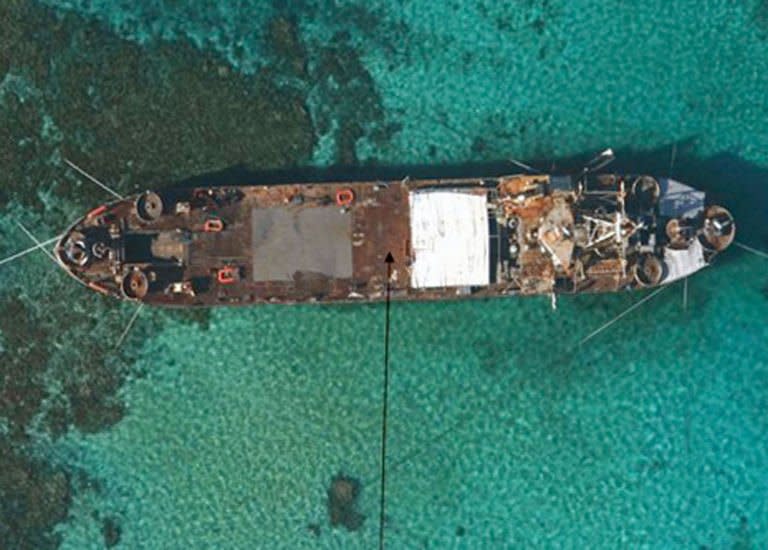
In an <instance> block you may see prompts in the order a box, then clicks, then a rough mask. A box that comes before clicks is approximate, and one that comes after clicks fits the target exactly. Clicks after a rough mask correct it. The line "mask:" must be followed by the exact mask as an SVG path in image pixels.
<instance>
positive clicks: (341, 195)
mask: <svg viewBox="0 0 768 550" xmlns="http://www.w3.org/2000/svg"><path fill="white" fill-rule="evenodd" d="M353 202H355V193H354V191H352V189H349V188H348V187H347V188H344V189H339V190H338V191H336V204H338V205H339V206H351V205H352V203H353Z"/></svg>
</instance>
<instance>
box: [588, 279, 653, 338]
mask: <svg viewBox="0 0 768 550" xmlns="http://www.w3.org/2000/svg"><path fill="white" fill-rule="evenodd" d="M666 288H667V286H662V287H660V288H657V289H656V290H654V291H653V292H651V293H650V294H649V295H648V296H646V297H645V298H643V299H642V300H638V301H637V302H635V303H634V304H632V305H631V306H629V307H628V308H627V309H625V310H624V311H622V312H621V313H619V314H618V315H617V316H616V317H614V318H613V319H611V320H610V321H608V322H607V323H605V324H604V325H602V326H601V327H599V328H597V329H595V330H593V331H592V332H590V333H589V334H588V335H587V336H585V337H584V338H582V339H581V341H579V345H582V344H584V342H587V341H588V340H591V339H592V338H594V337H595V336H597V335H598V334H600V333H601V332H603V331H604V330H605V329H607V328H609V327H610V326H611V325H613V324H614V323H616V322H618V321H619V320H621V318H622V317H624V316H625V315H628V314H629V313H631V312H633V311H634V310H636V309H637V308H639V307H640V306H641V305H643V304H644V303H645V302H647V301H648V300H650V299H651V298H653V297H654V296H656V295H657V294H658V293H659V292H661V291H662V290H665V289H666Z"/></svg>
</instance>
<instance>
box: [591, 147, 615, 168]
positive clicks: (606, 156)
mask: <svg viewBox="0 0 768 550" xmlns="http://www.w3.org/2000/svg"><path fill="white" fill-rule="evenodd" d="M614 159H616V155H614V154H613V149H611V148H610V147H609V148H608V149H606V150H604V151H603V152H601V153H600V154H599V155H597V156H596V157H595V158H593V159H592V160H590V161H589V162H588V163H587V164H585V165H584V171H583V172H584V174H587V173H589V172H595V171H597V170H600V169H601V168H605V167H606V166H608V165H609V164H610V163H612V162H613V161H614Z"/></svg>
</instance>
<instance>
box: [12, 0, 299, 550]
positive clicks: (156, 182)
mask: <svg viewBox="0 0 768 550" xmlns="http://www.w3.org/2000/svg"><path fill="white" fill-rule="evenodd" d="M0 33H2V36H3V47H2V48H0V164H1V165H2V166H3V177H2V182H1V183H2V185H1V186H2V193H0V214H3V215H6V216H11V215H12V216H13V218H14V219H19V220H20V221H23V222H24V223H25V224H28V225H30V227H31V229H32V230H33V232H34V233H36V234H38V235H39V236H40V237H41V238H44V237H48V236H50V235H51V234H53V232H55V231H58V230H60V229H63V228H64V227H66V225H68V223H70V222H71V221H72V220H73V219H75V218H76V217H77V216H79V215H81V214H82V213H83V212H84V211H86V210H87V209H90V208H92V207H93V206H95V205H98V204H99V202H100V201H105V200H108V199H109V196H106V195H104V194H103V193H102V191H100V190H99V189H97V188H95V187H93V186H92V184H90V183H89V182H86V181H83V180H82V178H80V177H78V176H77V175H76V174H74V173H73V172H72V171H71V170H68V169H66V166H65V164H64V163H63V160H62V157H64V156H66V157H68V158H71V159H72V160H73V161H74V162H76V163H77V164H80V165H82V166H83V167H84V168H85V169H87V170H88V171H89V172H91V173H93V174H95V175H97V176H98V177H99V178H100V179H102V180H104V181H106V182H108V183H109V184H110V185H111V186H112V187H113V188H114V189H115V190H116V191H118V192H119V193H123V194H129V193H132V192H136V191H138V190H141V189H145V188H152V187H164V186H167V185H171V184H174V183H175V182H178V181H181V180H184V179H185V178H189V177H191V176H194V175H197V174H200V173H209V172H214V171H216V170H221V169H224V168H227V167H229V166H233V165H241V166H244V167H247V168H250V169H256V168H259V169H264V168H271V169H276V168H281V167H284V166H295V165H297V164H302V163H304V162H306V161H307V160H308V159H309V157H310V155H311V151H312V148H313V144H314V143H313V140H314V138H313V131H312V123H311V120H310V116H309V114H308V112H307V110H306V108H305V102H306V92H302V91H301V88H300V87H290V86H283V85H282V81H280V80H279V79H278V77H281V78H283V77H284V75H285V74H287V73H290V74H292V75H296V74H298V75H301V74H302V71H304V67H305V66H306V64H305V58H304V53H303V46H302V44H301V42H300V41H299V39H298V35H297V33H296V30H295V27H293V23H292V22H291V20H289V19H286V20H276V21H275V22H274V23H273V25H272V28H271V41H272V42H273V43H274V48H275V51H276V56H275V57H276V59H277V61H276V62H275V65H276V67H267V68H265V69H264V70H263V71H261V72H260V73H258V74H256V75H252V76H244V75H242V74H239V73H237V72H236V71H234V70H232V68H231V66H230V65H229V64H228V63H227V62H226V61H225V60H224V59H223V58H221V57H219V56H217V55H215V54H212V53H208V52H203V51H200V50H198V49H197V48H195V47H194V46H193V45H191V44H190V43H187V42H184V41H178V42H174V43H167V42H158V43H154V44H152V45H150V46H139V45H138V44H135V43H133V42H130V41H127V40H123V39H120V38H118V37H117V36H115V35H113V34H111V33H110V32H108V31H107V30H106V28H105V27H104V26H102V25H100V24H98V23H94V22H93V21H90V20H88V19H85V18H83V17H80V16H78V15H76V14H74V13H71V12H66V13H63V12H57V11H55V10H52V9H48V8H45V7H43V6H41V5H40V4H38V3H34V2H29V1H28V0H9V1H6V2H3V3H1V4H0ZM13 227H14V225H13V223H12V222H11V223H5V224H3V225H2V228H0V234H1V236H2V241H0V242H1V243H2V255H3V256H5V255H6V254H11V253H13V252H15V251H17V250H19V249H21V248H24V247H26V246H27V245H28V244H29V243H28V241H27V240H26V237H25V236H24V235H23V234H19V232H18V231H16V230H15V229H11V228H13ZM35 256H36V255H32V256H30V257H28V258H25V259H24V260H20V261H19V262H15V263H13V264H10V265H6V266H3V268H2V270H3V271H2V273H0V277H2V281H3V282H2V287H0V310H2V311H3V315H2V316H0V338H1V339H0V343H1V345H0V377H1V378H0V380H3V384H2V386H0V428H2V431H0V492H2V495H1V497H0V548H22V549H24V548H35V549H45V548H53V547H56V546H57V544H58V541H59V538H58V536H57V535H56V534H55V532H54V527H55V525H56V524H57V523H59V522H61V521H63V520H65V519H66V517H67V515H68V508H69V506H70V502H71V497H70V494H71V492H72V491H73V485H72V483H73V481H72V480H73V476H72V475H70V474H71V472H67V471H65V470H62V469H61V468H60V467H58V466H56V467H54V466H52V465H48V464H45V463H44V462H41V461H40V460H38V459H33V458H32V452H30V451H33V450H34V448H35V442H36V437H37V435H42V436H43V437H48V438H51V439H54V440H55V439H56V438H59V437H61V436H62V435H64V434H65V433H66V432H67V431H69V430H71V429H76V430H78V431H81V432H96V431H99V430H104V429H107V428H109V427H110V426H113V425H114V424H115V423H117V422H118V421H119V420H120V419H121V418H122V417H123V415H124V414H125V413H126V412H127V411H126V406H125V404H124V403H123V402H122V401H121V399H120V397H119V390H120V388H121V386H122V385H123V384H124V382H125V380H126V379H127V378H128V377H129V376H131V377H135V376H139V375H141V373H138V372H137V369H136V368H135V367H134V365H133V361H134V360H135V359H136V357H137V351H138V349H139V344H140V343H141V342H142V341H143V340H145V339H146V338H148V337H150V336H151V334H153V333H155V332H157V331H159V330H162V328H163V326H164V325H165V323H167V322H168V321H174V322H186V323H190V324H196V325H199V326H201V327H202V328H206V327H207V325H208V318H209V312H208V311H207V310H195V311H185V312H172V313H169V312H163V311H147V310H145V312H144V313H143V314H142V316H141V318H140V319H139V322H137V323H136V325H135V326H134V327H133V329H132V330H131V332H130V334H129V335H128V338H127V339H126V340H125V342H124V343H123V345H122V346H121V348H120V349H119V350H115V349H114V348H115V344H116V343H117V341H118V338H119V336H120V334H121V332H122V331H123V329H124V327H125V324H126V323H127V321H128V319H129V318H130V315H131V309H132V308H130V307H128V306H125V305H121V304H119V303H118V302H116V301H114V300H111V299H105V298H103V297H101V296H97V295H94V294H93V293H91V292H89V291H87V290H86V289H84V288H83V287H82V286H81V285H78V284H76V283H74V282H73V281H72V280H71V279H69V278H68V277H66V276H65V275H64V274H63V273H56V272H55V268H53V267H52V266H51V265H50V263H48V262H44V261H43V260H42V256H41V257H38V258H35ZM9 281H13V283H11V284H9ZM74 477H76V476H74ZM75 483H77V482H76V481H75ZM96 485H98V483H97V482H96V480H90V481H88V483H85V484H80V485H78V487H80V488H81V489H82V490H84V491H89V490H94V489H93V487H95V486H96ZM100 517H101V516H100ZM103 521H104V523H103V535H104V543H105V544H106V545H107V546H110V545H111V544H117V542H118V540H119V538H120V527H119V524H118V523H117V522H116V521H115V520H113V519H109V518H108V519H104V520H103Z"/></svg>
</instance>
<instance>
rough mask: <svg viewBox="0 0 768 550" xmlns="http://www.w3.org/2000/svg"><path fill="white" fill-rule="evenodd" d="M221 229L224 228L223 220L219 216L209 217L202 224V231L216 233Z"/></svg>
mask: <svg viewBox="0 0 768 550" xmlns="http://www.w3.org/2000/svg"><path fill="white" fill-rule="evenodd" d="M222 229H224V222H223V221H221V219H219V218H210V219H208V220H205V223H204V224H203V231H205V232H206V233H218V232H219V231H221V230H222Z"/></svg>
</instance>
